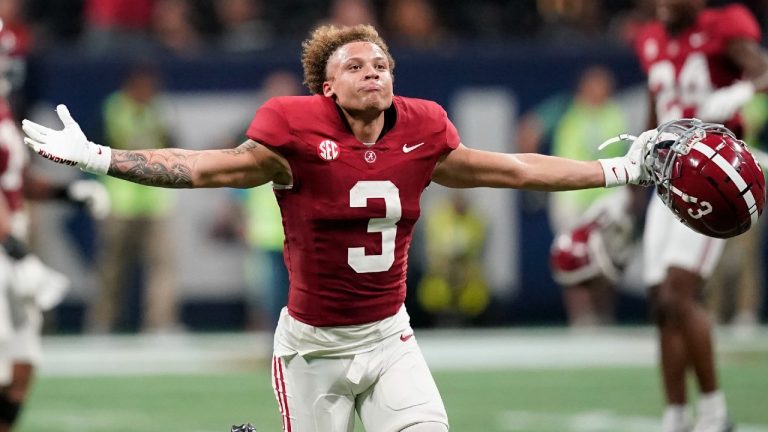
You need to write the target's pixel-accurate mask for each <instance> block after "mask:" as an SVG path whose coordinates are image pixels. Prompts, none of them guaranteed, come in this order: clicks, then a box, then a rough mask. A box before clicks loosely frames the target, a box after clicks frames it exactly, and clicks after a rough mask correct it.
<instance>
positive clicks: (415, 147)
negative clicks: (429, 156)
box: [403, 142, 424, 153]
mask: <svg viewBox="0 0 768 432" xmlns="http://www.w3.org/2000/svg"><path fill="white" fill-rule="evenodd" d="M423 145H424V143H423V142H422V143H418V144H416V145H412V146H410V147H409V146H408V144H403V153H410V152H412V151H414V150H416V149H417V148H419V147H421V146H423Z"/></svg>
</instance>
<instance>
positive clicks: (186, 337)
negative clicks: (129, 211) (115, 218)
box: [41, 327, 768, 376]
mask: <svg viewBox="0 0 768 432" xmlns="http://www.w3.org/2000/svg"><path fill="white" fill-rule="evenodd" d="M270 339H271V336H270V335H268V334H266V333H231V334H214V335H211V334H202V335H200V334H182V335H162V336H144V335H135V336H61V337H46V338H44V342H43V343H44V345H43V351H44V356H43V363H42V365H41V374H42V375H44V376H82V375H137V374H173V373H220V372H232V371H252V370H255V369H257V368H260V367H263V365H264V364H265V363H264V362H265V361H266V360H267V359H269V357H270V356H271V353H270ZM416 339H417V341H418V343H419V345H420V346H421V348H422V351H423V352H424V356H425V357H426V359H427V362H428V363H429V365H430V367H431V368H432V369H433V370H478V369H486V370H487V369H499V368H515V369H526V368H535V369H541V368H582V367H584V368H586V367H610V366H614V367H615V366H625V367H647V366H653V365H655V364H656V337H655V331H654V330H653V329H651V328H647V327H641V328H612V329H607V330H603V331H598V332H572V331H568V330H567V329H533V330H532V329H499V330H495V329H494V330H466V329H462V330H439V331H425V330H419V331H417V332H416ZM717 348H718V354H720V355H724V354H725V355H728V354H732V353H735V354H738V353H742V352H755V351H758V352H768V328H766V327H763V328H761V329H760V331H758V332H757V333H756V334H755V335H753V336H752V337H751V338H747V339H737V338H734V337H732V336H731V335H730V334H729V333H728V332H727V331H725V330H722V331H720V332H719V334H718V338H717Z"/></svg>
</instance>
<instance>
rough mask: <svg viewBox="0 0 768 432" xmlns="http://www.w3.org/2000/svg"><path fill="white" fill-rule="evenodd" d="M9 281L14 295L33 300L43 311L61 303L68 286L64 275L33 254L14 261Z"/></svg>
mask: <svg viewBox="0 0 768 432" xmlns="http://www.w3.org/2000/svg"><path fill="white" fill-rule="evenodd" d="M10 281H11V282H10V289H11V290H12V291H13V293H14V295H15V296H17V297H18V298H20V299H23V300H25V301H32V302H34V303H35V304H36V305H37V307H39V308H40V309H42V310H44V311H47V310H50V309H53V308H54V307H55V306H56V305H58V304H59V303H61V301H62V300H63V299H64V296H65V295H66V294H67V291H68V290H69V286H70V283H69V279H68V278H67V277H66V276H64V275H63V274H62V273H59V272H58V271H56V270H54V269H52V268H50V267H48V266H47V265H45V264H43V262H42V261H40V258H38V257H37V256H36V255H33V254H28V255H27V256H25V257H24V258H22V259H21V260H19V261H14V263H13V265H12V270H11V279H10Z"/></svg>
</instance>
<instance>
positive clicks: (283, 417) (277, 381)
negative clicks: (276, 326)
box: [272, 356, 289, 432]
mask: <svg viewBox="0 0 768 432" xmlns="http://www.w3.org/2000/svg"><path fill="white" fill-rule="evenodd" d="M279 363H280V359H279V358H278V357H277V356H273V357H272V380H273V381H274V382H273V383H272V386H273V387H274V389H275V398H277V405H278V407H279V408H280V420H281V421H282V422H283V432H285V431H287V430H289V429H288V428H289V426H288V420H287V417H286V414H285V413H286V411H287V409H288V407H287V406H285V405H283V398H282V397H281V396H280V395H281V394H284V393H285V388H284V387H282V386H281V383H282V382H283V380H282V379H281V378H280V377H279V376H278V364H279Z"/></svg>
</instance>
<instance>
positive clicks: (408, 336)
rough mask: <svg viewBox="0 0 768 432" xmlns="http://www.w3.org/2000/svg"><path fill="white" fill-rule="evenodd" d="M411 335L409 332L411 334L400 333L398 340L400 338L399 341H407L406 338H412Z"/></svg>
mask: <svg viewBox="0 0 768 432" xmlns="http://www.w3.org/2000/svg"><path fill="white" fill-rule="evenodd" d="M412 337H413V333H411V334H407V335H402V334H401V335H400V340H401V341H403V342H408V339H410V338H412Z"/></svg>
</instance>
